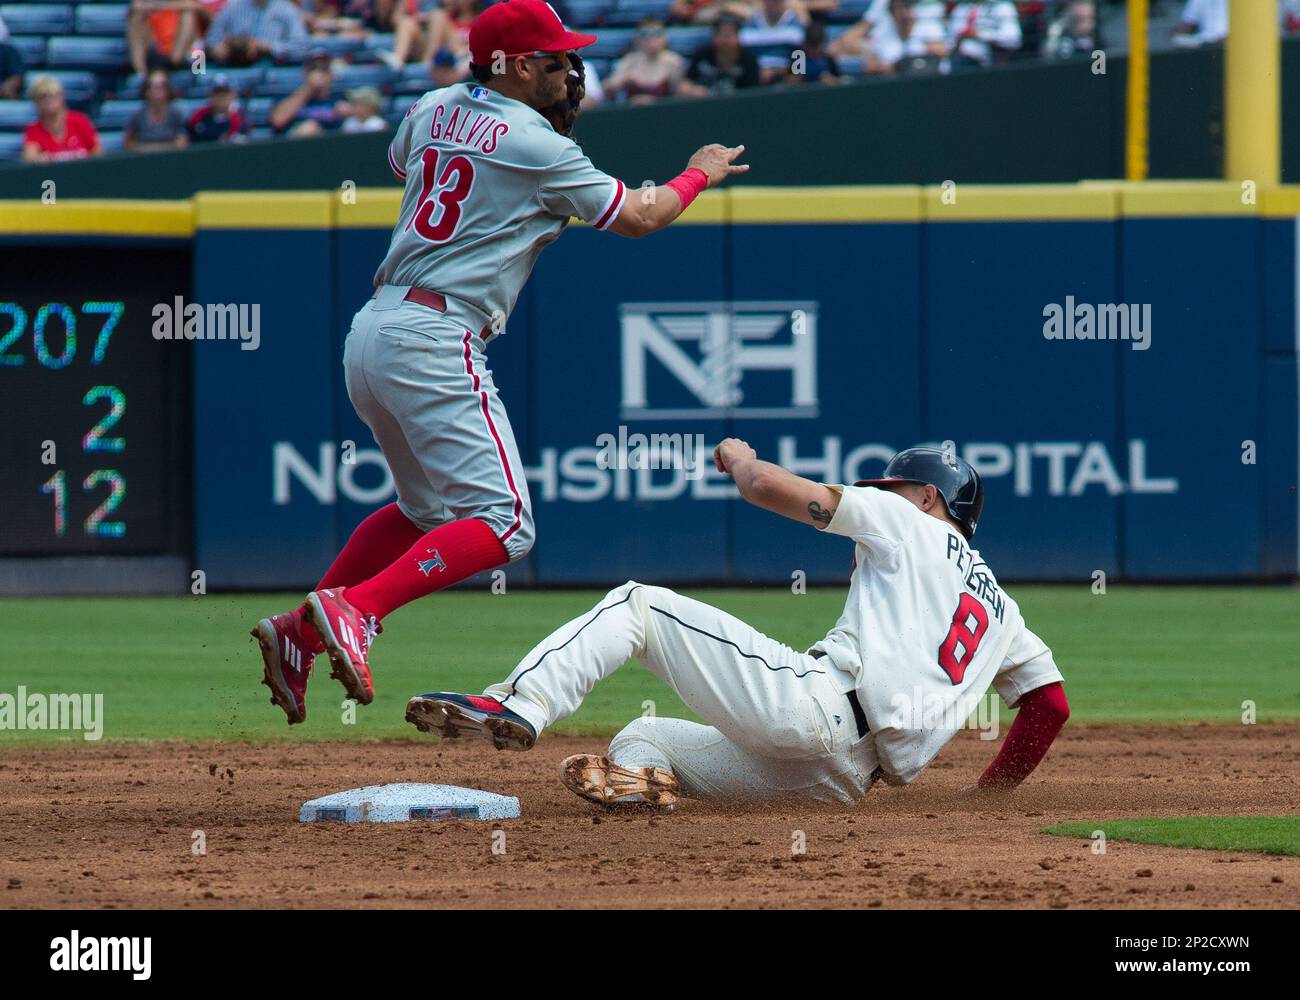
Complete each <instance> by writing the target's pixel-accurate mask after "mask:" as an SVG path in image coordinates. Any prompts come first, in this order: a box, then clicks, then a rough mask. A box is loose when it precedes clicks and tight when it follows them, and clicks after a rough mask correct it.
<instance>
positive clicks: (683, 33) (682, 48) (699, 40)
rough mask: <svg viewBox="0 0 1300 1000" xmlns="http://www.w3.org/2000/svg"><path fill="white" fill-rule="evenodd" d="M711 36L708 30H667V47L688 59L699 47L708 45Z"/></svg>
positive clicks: (692, 28)
mask: <svg viewBox="0 0 1300 1000" xmlns="http://www.w3.org/2000/svg"><path fill="white" fill-rule="evenodd" d="M711 34H712V32H711V31H710V30H709V29H708V28H694V27H691V28H669V29H668V47H669V48H670V49H672V50H673V51H674V52H680V53H681V54H682V55H684V56H687V57H689V56H690V55H691V54H692V53H693V52H694V51H695V50H696V49H698V48H699V47H700V46H701V45H705V44H707V43H708V41H709V37H710V35H711Z"/></svg>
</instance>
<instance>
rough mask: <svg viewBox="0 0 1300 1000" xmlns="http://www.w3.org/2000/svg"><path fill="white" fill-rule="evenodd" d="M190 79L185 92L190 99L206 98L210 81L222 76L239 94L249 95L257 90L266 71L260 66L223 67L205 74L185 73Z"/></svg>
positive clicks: (210, 91) (209, 89)
mask: <svg viewBox="0 0 1300 1000" xmlns="http://www.w3.org/2000/svg"><path fill="white" fill-rule="evenodd" d="M185 75H186V76H188V77H189V78H190V88H189V90H188V91H187V92H186V93H187V94H188V96H190V97H207V96H208V94H210V93H212V81H213V80H215V79H216V78H217V77H218V76H224V77H226V78H227V79H229V80H230V85H231V86H232V87H234V88H235V92H236V93H239V94H251V93H252V92H253V91H255V90H256V89H257V86H258V84H260V83H261V82H262V78H263V77H264V76H265V75H266V69H265V68H264V67H262V66H247V67H244V68H242V69H225V68H224V67H212V68H209V69H208V71H207V72H206V73H187V74H185Z"/></svg>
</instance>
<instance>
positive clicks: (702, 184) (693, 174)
mask: <svg viewBox="0 0 1300 1000" xmlns="http://www.w3.org/2000/svg"><path fill="white" fill-rule="evenodd" d="M708 186H709V175H708V174H706V173H705V172H704V171H703V170H701V169H700V168H699V167H687V168H686V169H685V170H683V171H682V172H681V173H680V174H678V175H677V176H676V177H674V178H673V179H672V180H670V181H669V182H668V183H667V184H665V185H664V187H670V188H672V189H673V190H674V191H676V192H677V197H678V198H679V199H680V200H681V203H682V211H683V212H685V211H686V208H687V206H688V205H690V203H691V202H693V201H694V200H695V199H696V198H697V197H698V196H699V193H700V192H701V191H703V190H704V189H705V188H707V187H708Z"/></svg>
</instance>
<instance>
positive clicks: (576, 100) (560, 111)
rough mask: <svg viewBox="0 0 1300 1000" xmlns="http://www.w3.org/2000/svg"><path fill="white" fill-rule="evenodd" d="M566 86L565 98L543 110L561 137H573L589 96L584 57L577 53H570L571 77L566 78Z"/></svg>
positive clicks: (543, 114)
mask: <svg viewBox="0 0 1300 1000" xmlns="http://www.w3.org/2000/svg"><path fill="white" fill-rule="evenodd" d="M564 86H565V90H566V93H565V95H564V97H562V98H561V99H560V100H558V101H556V102H555V103H554V104H552V105H551V106H550V107H546V108H543V109H542V117H543V118H545V119H546V120H547V121H549V122H550V123H551V127H552V128H553V129H555V131H557V132H559V133H560V135H567V136H570V137H572V136H573V126H574V125H575V124H577V121H578V108H579V106H580V105H581V104H582V99H583V98H584V97H586V96H587V71H586V68H585V67H584V66H583V65H582V57H581V56H580V55H578V53H576V52H570V53H569V75H568V77H566V78H565V81H564Z"/></svg>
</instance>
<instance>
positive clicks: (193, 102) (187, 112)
mask: <svg viewBox="0 0 1300 1000" xmlns="http://www.w3.org/2000/svg"><path fill="white" fill-rule="evenodd" d="M172 103H173V104H174V105H175V106H176V110H177V111H179V112H180V113H181V114H182V115H184V116H185V120H186V121H189V120H190V118H191V116H192V115H193V114H194V112H196V111H198V110H199V108H201V107H203V105H205V104H207V103H208V102H207V100H206V99H205V98H201V97H183V98H181V99H180V100H176V101H173V102H172Z"/></svg>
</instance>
